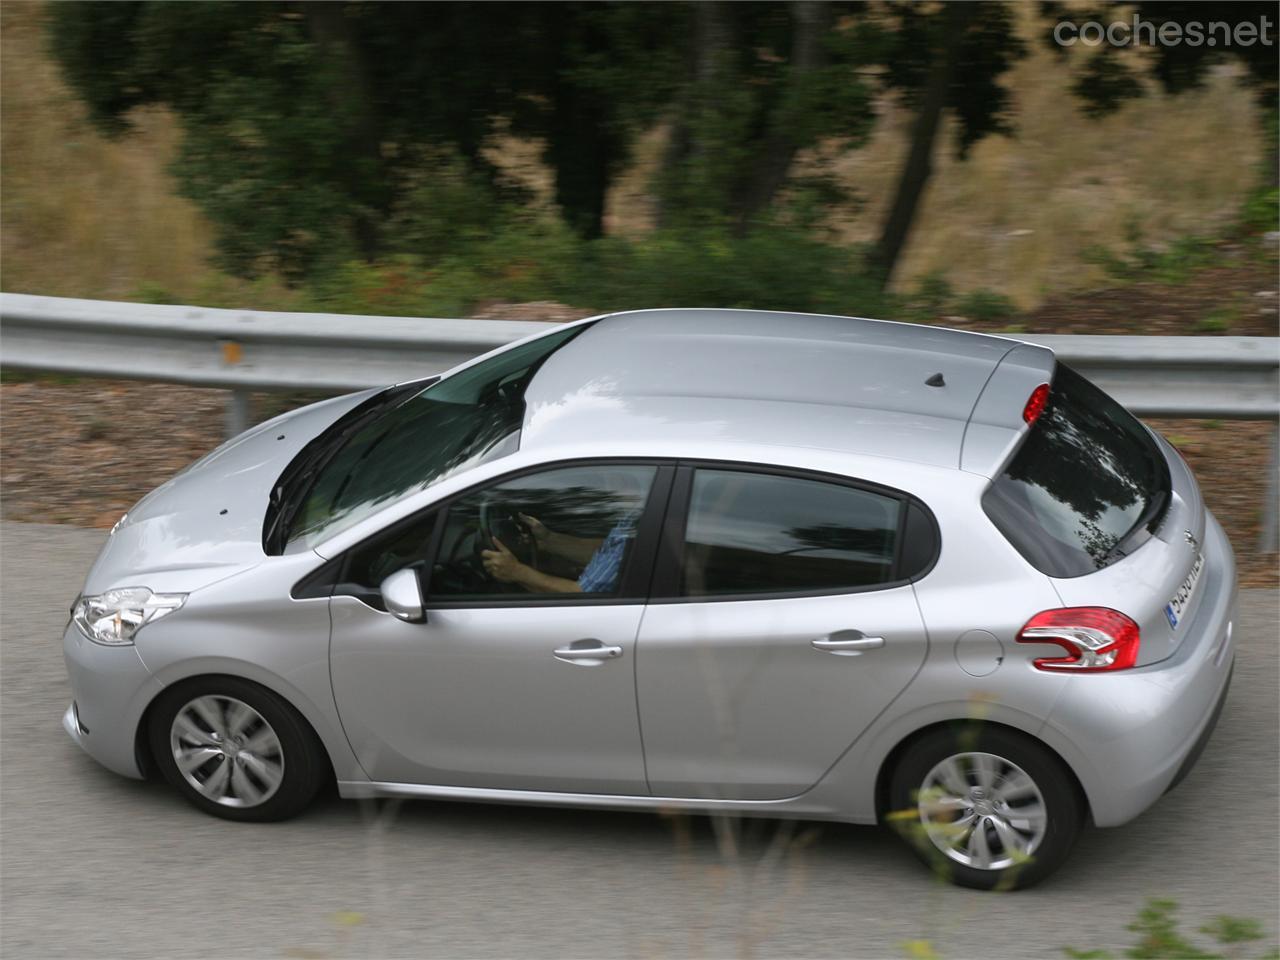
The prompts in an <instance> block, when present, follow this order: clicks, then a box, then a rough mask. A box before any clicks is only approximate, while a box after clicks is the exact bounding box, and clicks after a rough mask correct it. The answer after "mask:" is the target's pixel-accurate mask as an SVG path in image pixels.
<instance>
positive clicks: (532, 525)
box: [516, 513, 551, 546]
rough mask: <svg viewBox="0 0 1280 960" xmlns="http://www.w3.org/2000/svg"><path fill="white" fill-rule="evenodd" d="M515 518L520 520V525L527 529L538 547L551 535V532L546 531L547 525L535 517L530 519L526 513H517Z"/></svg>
mask: <svg viewBox="0 0 1280 960" xmlns="http://www.w3.org/2000/svg"><path fill="white" fill-rule="evenodd" d="M516 516H517V517H519V518H520V522H521V523H523V524H524V525H525V526H526V527H528V528H529V533H530V535H531V536H532V537H533V539H534V540H536V541H537V542H538V545H539V546H541V545H542V543H543V542H544V541H545V540H546V539H547V536H548V535H549V534H550V533H551V531H550V530H548V529H547V525H546V524H545V523H543V522H542V521H541V520H539V519H538V518H537V517H531V516H529V515H528V514H527V513H518V514H516Z"/></svg>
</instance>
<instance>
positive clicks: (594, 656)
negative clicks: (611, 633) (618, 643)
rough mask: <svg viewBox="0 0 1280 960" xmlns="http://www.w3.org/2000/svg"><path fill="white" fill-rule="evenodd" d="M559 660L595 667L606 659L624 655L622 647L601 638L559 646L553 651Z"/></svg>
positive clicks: (614, 658)
mask: <svg viewBox="0 0 1280 960" xmlns="http://www.w3.org/2000/svg"><path fill="white" fill-rule="evenodd" d="M552 655H553V656H554V657H555V658H556V659H557V660H563V661H564V662H565V663H573V664H577V665H578V666H581V667H595V666H599V665H600V664H602V663H604V662H605V661H606V660H616V659H617V658H618V657H620V656H622V648H621V647H613V646H609V645H608V644H604V643H601V642H600V641H599V640H575V641H574V642H573V643H571V644H569V645H568V646H567V647H558V648H557V649H555V650H553V651H552Z"/></svg>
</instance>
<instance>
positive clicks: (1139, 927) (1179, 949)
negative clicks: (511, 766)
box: [1063, 900, 1266, 960]
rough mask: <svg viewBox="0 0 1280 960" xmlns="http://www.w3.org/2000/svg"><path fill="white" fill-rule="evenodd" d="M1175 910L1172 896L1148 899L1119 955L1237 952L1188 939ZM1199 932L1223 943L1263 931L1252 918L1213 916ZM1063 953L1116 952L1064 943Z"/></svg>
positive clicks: (1206, 958) (1093, 956) (1176, 958)
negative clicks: (1130, 940) (1129, 941)
mask: <svg viewBox="0 0 1280 960" xmlns="http://www.w3.org/2000/svg"><path fill="white" fill-rule="evenodd" d="M1177 911H1178V905H1177V903H1175V902H1174V901H1172V900H1148V901H1147V902H1146V904H1145V905H1144V906H1143V907H1142V909H1141V910H1140V911H1139V912H1138V916H1137V919H1135V920H1134V921H1133V922H1132V923H1130V924H1129V926H1128V929H1129V930H1130V931H1132V932H1133V933H1136V934H1137V935H1138V938H1137V940H1136V941H1135V942H1134V943H1133V944H1132V945H1131V946H1129V947H1128V948H1127V949H1126V950H1125V951H1124V952H1123V953H1122V954H1121V956H1123V957H1126V958H1128V960H1224V957H1225V956H1239V954H1237V953H1234V952H1232V953H1230V954H1227V955H1224V954H1221V953H1215V952H1212V951H1211V950H1209V949H1208V948H1207V947H1204V946H1202V945H1200V944H1196V943H1194V942H1192V941H1190V940H1188V939H1187V938H1186V937H1185V936H1184V935H1183V934H1182V932H1181V931H1180V930H1179V929H1178V918H1177ZM1199 932H1200V933H1202V934H1205V935H1206V936H1209V937H1212V938H1213V940H1214V941H1215V942H1217V943H1218V944H1220V945H1222V946H1226V947H1235V946H1239V945H1240V944H1244V943H1250V942H1253V941H1257V940H1261V939H1262V938H1263V935H1264V934H1263V930H1262V925H1261V924H1260V923H1258V922H1257V921H1256V920H1251V919H1248V918H1245V917H1231V916H1218V917H1215V918H1214V919H1213V920H1212V921H1210V922H1209V923H1207V924H1205V925H1203V926H1202V927H1200V931H1199ZM1063 953H1064V954H1065V955H1066V956H1068V957H1071V958H1073V960H1113V958H1114V957H1115V956H1116V954H1114V953H1112V952H1110V951H1108V950H1077V949H1075V948H1073V947H1065V948H1064V949H1063ZM1265 956H1266V955H1264V957H1265Z"/></svg>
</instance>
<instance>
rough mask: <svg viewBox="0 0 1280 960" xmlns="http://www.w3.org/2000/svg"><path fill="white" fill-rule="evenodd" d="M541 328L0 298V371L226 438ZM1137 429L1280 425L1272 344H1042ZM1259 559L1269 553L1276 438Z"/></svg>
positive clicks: (1246, 340)
mask: <svg viewBox="0 0 1280 960" xmlns="http://www.w3.org/2000/svg"><path fill="white" fill-rule="evenodd" d="M545 329H546V324H545V323H542V322H539V321H529V322H517V321H510V320H455V319H419V318H412V317H363V316H349V315H339V314H322V313H268V312H261V311H252V310H222V309H213V308H207V307H188V306H169V305H158V304H138V303H120V302H114V301H102V300H73V299H67V298H63V297H38V296H29V295H26V294H18V293H5V294H0V365H3V366H4V367H6V368H8V369H21V370H36V371H51V372H60V373H71V374H83V375H85V376H95V377H109V378H126V379H140V380H160V381H165V382H170V383H186V384H192V385H197V386H206V387H222V388H226V389H229V390H231V391H232V394H231V399H230V402H229V404H228V413H227V429H228V432H229V433H238V432H240V430H242V429H244V427H245V426H246V425H247V423H248V412H249V410H248V394H249V391H252V390H299V389H306V390H319V391H333V392H342V391H348V390H359V389H363V388H365V387H371V386H378V385H381V384H387V383H394V382H396V381H399V380H408V379H413V378H416V377H423V376H429V375H430V374H433V373H440V372H441V371H444V370H447V369H449V368H450V367H452V366H454V365H456V364H458V363H461V362H462V361H464V360H467V359H470V358H471V357H474V356H477V355H479V354H481V353H484V352H486V351H489V350H492V349H494V348H496V347H500V346H502V345H503V344H506V343H510V342H511V341H513V340H516V339H519V338H521V337H525V336H528V335H529V334H531V333H536V332H538V331H540V330H545ZM1017 338H1018V339H1021V340H1026V341H1029V342H1032V343H1038V344H1042V345H1043V346H1046V347H1049V348H1050V349H1052V350H1053V351H1054V353H1055V354H1056V355H1057V356H1058V357H1059V358H1060V359H1062V360H1063V361H1065V362H1066V363H1068V364H1070V365H1071V366H1073V367H1074V368H1076V369H1077V370H1079V371H1080V372H1081V373H1083V374H1084V375H1085V376H1087V377H1089V378H1090V379H1091V380H1093V381H1095V382H1096V383H1097V384H1098V385H1099V386H1100V387H1102V388H1103V389H1104V390H1106V391H1107V392H1108V393H1110V394H1111V395H1112V396H1114V397H1116V399H1118V400H1119V401H1120V402H1121V403H1123V404H1125V406H1127V407H1128V408H1129V409H1130V410H1132V411H1133V412H1134V413H1135V414H1138V415H1139V416H1145V417H1183V418H1191V419H1239V420H1271V421H1277V420H1280V338H1275V337H1140V336H1139V337H1130V336H1043V335H1038V334H1019V335H1018V337H1017ZM1271 447H1272V449H1271V457H1272V466H1271V476H1270V482H1269V489H1268V494H1267V503H1266V505H1265V507H1264V511H1265V518H1264V524H1263V532H1262V547H1263V549H1266V550H1275V549H1276V541H1277V520H1278V518H1277V500H1278V499H1280V489H1278V487H1277V479H1276V478H1277V470H1278V468H1280V464H1278V463H1277V457H1278V456H1280V451H1278V449H1277V439H1276V432H1275V431H1274V430H1273V433H1272V444H1271Z"/></svg>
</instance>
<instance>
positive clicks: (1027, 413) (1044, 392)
mask: <svg viewBox="0 0 1280 960" xmlns="http://www.w3.org/2000/svg"><path fill="white" fill-rule="evenodd" d="M1048 402H1049V385H1048V384H1047V383H1042V384H1040V386H1038V387H1036V388H1035V389H1034V390H1032V391H1031V396H1029V397H1027V405H1026V406H1025V407H1023V408H1022V419H1023V420H1025V421H1027V423H1035V422H1036V420H1038V419H1039V417H1040V414H1042V413H1044V405H1045V404H1046V403H1048Z"/></svg>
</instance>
